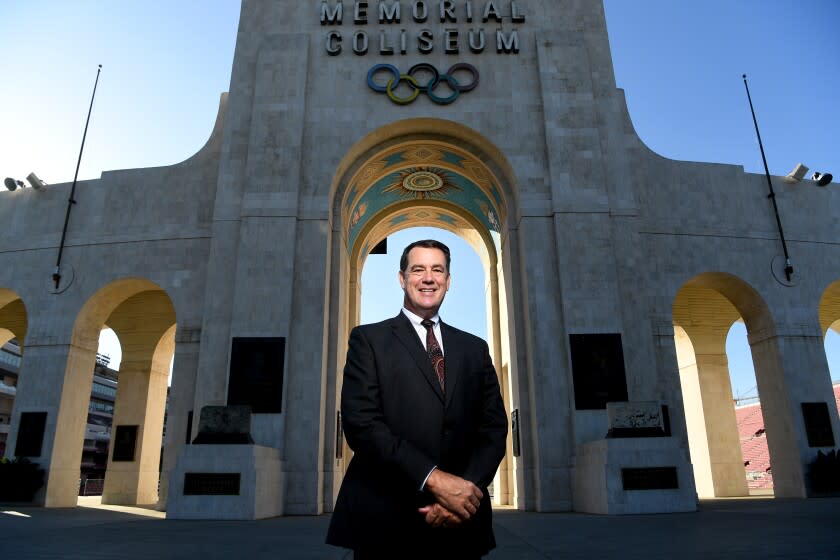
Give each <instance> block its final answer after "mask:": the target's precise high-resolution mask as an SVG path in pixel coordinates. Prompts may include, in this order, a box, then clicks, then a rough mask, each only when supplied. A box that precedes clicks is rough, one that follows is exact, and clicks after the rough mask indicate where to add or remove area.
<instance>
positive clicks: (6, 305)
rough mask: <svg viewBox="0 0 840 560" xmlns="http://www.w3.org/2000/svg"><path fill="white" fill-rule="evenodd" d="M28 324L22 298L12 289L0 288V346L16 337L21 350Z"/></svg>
mask: <svg viewBox="0 0 840 560" xmlns="http://www.w3.org/2000/svg"><path fill="white" fill-rule="evenodd" d="M28 326H29V321H28V319H27V315H26V306H25V305H24V304H23V300H22V299H21V298H20V296H19V295H17V293H15V292H13V291H12V290H9V289H7V288H0V346H2V345H3V344H6V343H7V342H8V341H10V340H12V339H13V338H16V339H17V340H18V345H19V346H20V348H21V352H22V351H23V345H24V341H25V339H26V329H27V328H28Z"/></svg>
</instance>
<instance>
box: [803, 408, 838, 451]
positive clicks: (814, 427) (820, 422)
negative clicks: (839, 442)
mask: <svg viewBox="0 0 840 560" xmlns="http://www.w3.org/2000/svg"><path fill="white" fill-rule="evenodd" d="M802 418H803V419H804V420H805V433H806V434H807V435H808V447H834V431H833V430H832V429H831V417H830V416H829V415H828V403H824V402H804V403H802Z"/></svg>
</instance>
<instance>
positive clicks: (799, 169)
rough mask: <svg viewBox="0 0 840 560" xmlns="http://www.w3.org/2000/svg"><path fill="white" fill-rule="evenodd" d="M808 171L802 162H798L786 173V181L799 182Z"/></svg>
mask: <svg viewBox="0 0 840 560" xmlns="http://www.w3.org/2000/svg"><path fill="white" fill-rule="evenodd" d="M806 173H808V168H807V167H805V166H804V165H802V164H801V163H797V164H796V167H794V168H793V171H791V172H790V173H788V174H787V175H785V183H798V182H799V181H801V180H802V179H803V178H804V177H805V174H806Z"/></svg>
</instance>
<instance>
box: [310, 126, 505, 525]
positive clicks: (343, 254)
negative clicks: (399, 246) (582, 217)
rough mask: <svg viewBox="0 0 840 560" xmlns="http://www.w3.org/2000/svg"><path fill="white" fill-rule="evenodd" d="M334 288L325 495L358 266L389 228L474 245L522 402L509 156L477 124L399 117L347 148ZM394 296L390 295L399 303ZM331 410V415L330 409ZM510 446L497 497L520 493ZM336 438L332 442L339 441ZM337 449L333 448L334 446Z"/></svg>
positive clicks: (337, 469) (337, 476)
mask: <svg viewBox="0 0 840 560" xmlns="http://www.w3.org/2000/svg"><path fill="white" fill-rule="evenodd" d="M333 187H334V189H333V194H334V198H333V205H332V208H333V237H332V263H333V267H334V268H333V270H332V276H333V279H334V282H333V283H332V290H331V294H330V305H329V309H330V310H331V312H330V337H329V340H330V341H331V344H330V348H329V350H328V356H329V366H328V371H329V374H330V379H329V380H328V389H327V392H328V395H327V406H326V410H327V414H328V416H327V418H326V419H325V423H324V425H325V426H326V429H327V431H329V432H331V433H328V434H327V437H326V441H327V442H331V443H332V445H327V450H326V457H325V472H326V476H325V479H326V480H325V482H326V483H325V496H324V505H325V508H326V509H328V510H331V509H332V504H333V502H334V499H335V496H336V494H337V491H338V487H339V485H340V482H341V477H342V475H343V472H344V469H345V467H346V465H347V463H348V462H349V455H350V453H349V449H346V447H344V446H346V444H342V443H341V441H340V440H339V441H337V438H336V430H337V428H336V425H337V422H336V418H335V415H336V411H337V409H338V406H339V402H338V395H339V394H340V391H341V375H342V374H341V370H342V368H343V358H344V354H345V352H346V341H347V337H348V335H349V331H350V329H351V328H352V327H353V326H355V325H357V324H358V323H359V320H360V313H361V311H360V305H361V290H360V278H361V272H362V268H363V265H364V262H365V259H366V258H367V256H368V254H369V253H370V250H371V249H372V248H373V247H374V246H375V245H376V244H377V243H379V242H380V241H381V240H383V239H385V238H387V237H388V235H390V234H392V233H394V232H396V231H399V230H402V229H405V228H408V227H417V226H430V227H436V228H440V229H444V230H447V231H450V232H452V233H454V234H455V235H458V236H460V237H461V238H463V239H464V240H465V241H466V242H467V243H468V244H469V245H470V246H471V247H472V248H473V249H474V250H475V252H476V253H477V254H478V256H479V258H480V259H481V262H482V266H483V268H484V273H485V279H486V290H485V294H486V298H485V299H486V306H487V333H488V344H489V346H490V350H491V354H492V355H493V360H494V363H495V364H496V369H497V374H498V375H499V381H500V385H501V387H502V391H503V396H504V399H505V404H506V407H507V408H508V410H511V409H512V407H513V404H514V403H517V402H518V391H519V387H518V384H517V383H516V380H515V377H516V376H515V375H514V373H515V366H514V365H513V364H514V362H515V359H516V357H515V356H514V355H512V353H511V348H513V347H515V345H514V344H512V342H511V340H512V338H514V337H515V333H514V332H513V327H511V326H510V325H514V324H515V322H513V321H511V320H510V316H509V314H510V306H509V304H508V303H509V301H510V298H511V297H512V293H511V290H516V289H517V281H516V279H515V278H513V277H512V275H511V274H510V270H511V262H510V261H511V259H512V258H516V255H511V254H510V251H511V250H512V249H511V247H512V246H513V247H515V244H514V245H511V239H510V228H509V223H508V220H509V219H510V216H511V215H512V213H513V212H514V211H515V205H516V197H515V196H514V195H513V193H514V189H515V184H514V180H513V177H512V174H511V173H510V168H509V166H508V164H507V162H506V161H505V159H504V158H503V157H502V156H501V154H500V153H498V151H497V150H495V149H494V148H493V147H492V146H490V145H489V143H487V142H486V140H484V139H483V138H481V137H480V135H478V134H477V133H475V132H474V131H471V130H469V129H467V128H466V127H463V126H461V125H457V124H455V123H451V122H448V121H439V120H434V119H415V120H410V121H400V122H397V123H394V124H393V125H391V126H387V127H384V128H383V129H380V130H377V131H374V132H373V133H371V134H370V135H368V136H367V137H366V138H365V139H363V140H362V141H360V142H359V143H358V144H357V145H356V146H355V147H354V148H353V149H351V150H350V151H349V152H348V154H347V156H346V157H345V159H344V160H343V161H342V164H341V165H340V166H339V170H338V173H337V174H336V177H335V182H334V185H333ZM398 303H399V302H395V305H398ZM331 416H332V417H331ZM508 440H509V441H508V453H507V455H506V457H505V459H504V460H503V462H502V464H501V465H500V467H499V471H498V473H497V475H496V479H495V481H494V500H495V502H496V503H497V504H500V505H501V504H515V503H517V499H518V498H517V494H518V485H517V483H516V479H517V473H516V471H517V465H518V459H517V458H514V457H513V454H512V450H511V441H510V437H509V438H508ZM337 447H338V449H337ZM337 451H338V452H337Z"/></svg>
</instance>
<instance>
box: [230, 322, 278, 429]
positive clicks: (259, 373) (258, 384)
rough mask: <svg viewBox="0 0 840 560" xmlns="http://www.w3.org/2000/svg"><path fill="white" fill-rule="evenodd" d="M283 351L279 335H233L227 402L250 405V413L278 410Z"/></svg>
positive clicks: (276, 411)
mask: <svg viewBox="0 0 840 560" xmlns="http://www.w3.org/2000/svg"><path fill="white" fill-rule="evenodd" d="M285 353H286V338H285V337H282V336H269V337H234V338H233V341H232V342H231V351H230V375H229V378H228V380H229V383H228V400H227V404H228V405H245V406H250V407H251V409H252V411H253V412H254V414H266V413H268V414H279V413H280V412H282V410H281V404H282V402H283V360H284V356H285Z"/></svg>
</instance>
